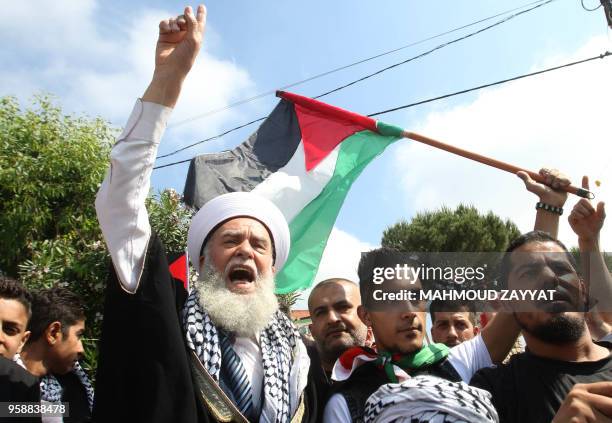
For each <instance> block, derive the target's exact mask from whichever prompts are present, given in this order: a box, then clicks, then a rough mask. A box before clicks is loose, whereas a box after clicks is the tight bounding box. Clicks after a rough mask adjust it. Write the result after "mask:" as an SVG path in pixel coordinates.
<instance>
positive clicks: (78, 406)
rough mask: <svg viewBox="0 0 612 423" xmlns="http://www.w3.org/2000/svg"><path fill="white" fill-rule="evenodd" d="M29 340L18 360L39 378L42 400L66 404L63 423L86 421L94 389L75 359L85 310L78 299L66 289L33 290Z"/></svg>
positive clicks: (79, 343)
mask: <svg viewBox="0 0 612 423" xmlns="http://www.w3.org/2000/svg"><path fill="white" fill-rule="evenodd" d="M28 328H29V330H30V332H31V334H30V337H29V339H28V342H27V343H26V345H25V346H24V348H23V350H22V351H21V354H20V360H19V362H20V363H22V364H23V365H24V366H25V368H26V369H27V370H28V371H29V372H30V373H32V374H33V375H35V376H36V377H38V378H40V392H41V400H43V401H46V402H50V403H58V402H66V403H69V407H70V408H69V409H70V417H69V418H65V419H64V421H65V422H70V421H78V422H81V421H89V419H90V418H91V409H92V407H93V388H92V386H91V383H90V381H89V378H88V376H87V374H86V373H85V371H84V370H83V369H82V368H81V366H80V364H79V362H78V360H79V359H80V358H81V356H82V354H83V344H82V341H81V338H82V336H83V333H84V331H85V310H84V308H83V303H82V301H81V299H80V298H79V297H78V296H77V295H76V294H74V293H73V292H71V291H69V290H68V289H66V288H61V287H55V288H49V289H43V290H40V291H38V292H36V293H35V294H34V295H33V298H32V318H31V319H30V323H29V325H28Z"/></svg>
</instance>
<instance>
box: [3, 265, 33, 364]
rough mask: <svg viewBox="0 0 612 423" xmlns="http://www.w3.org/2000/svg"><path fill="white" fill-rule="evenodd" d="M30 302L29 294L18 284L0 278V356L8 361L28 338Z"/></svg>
mask: <svg viewBox="0 0 612 423" xmlns="http://www.w3.org/2000/svg"><path fill="white" fill-rule="evenodd" d="M31 302H32V297H31V295H30V293H29V292H28V291H27V290H26V289H25V288H24V287H23V286H22V285H21V284H20V283H19V282H17V281H16V280H14V279H11V278H9V277H7V276H0V325H1V326H0V329H1V330H0V355H1V356H3V357H5V358H8V359H9V360H12V359H13V357H14V356H15V354H17V353H19V352H20V351H21V349H22V348H23V346H24V345H25V343H26V341H27V340H28V337H29V336H30V331H29V330H28V321H29V320H30V316H31V314H32V311H31Z"/></svg>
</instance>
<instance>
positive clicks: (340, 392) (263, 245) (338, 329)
mask: <svg viewBox="0 0 612 423" xmlns="http://www.w3.org/2000/svg"><path fill="white" fill-rule="evenodd" d="M205 18H206V10H205V9H204V7H203V6H200V7H198V9H197V11H195V12H194V11H193V10H192V9H191V8H186V9H185V13H184V15H181V16H179V17H177V18H171V19H167V20H164V21H162V22H161V23H160V26H159V39H158V44H157V50H156V65H155V72H154V76H153V79H152V82H151V83H150V85H149V87H148V88H147V90H146V91H145V94H144V95H143V97H142V99H139V100H138V101H137V102H136V105H135V107H134V110H133V112H132V114H131V116H130V118H129V120H128V123H127V125H126V127H125V130H124V132H123V133H122V134H121V136H120V137H119V138H118V141H117V143H116V144H115V146H114V148H113V150H112V152H111V167H110V170H109V172H108V174H107V177H106V179H105V180H104V182H103V183H102V186H101V188H100V191H99V193H98V197H97V201H96V210H97V213H98V219H99V222H100V226H101V229H102V232H103V234H104V237H105V240H106V243H107V246H108V249H109V252H110V255H111V257H112V262H113V266H112V269H113V271H112V276H111V278H110V280H109V282H108V286H107V294H106V303H105V314H104V321H103V328H102V338H101V342H100V345H99V363H98V367H97V372H96V389H95V395H94V390H93V388H92V387H91V384H90V383H89V380H88V378H87V375H86V374H85V372H84V371H83V369H82V368H81V367H80V365H79V364H78V359H79V358H80V356H81V355H82V353H83V346H82V343H81V340H80V337H81V336H82V333H83V331H84V324H85V317H84V311H83V307H82V305H81V302H80V300H79V299H78V298H77V297H76V296H74V294H72V293H70V292H69V291H67V290H66V289H63V288H51V289H47V290H42V291H40V292H34V293H29V292H27V291H26V290H25V289H24V288H23V286H22V285H21V284H20V283H19V282H17V281H13V280H8V279H3V280H2V282H1V283H0V325H1V331H0V354H1V355H2V357H1V358H0V378H2V382H1V383H0V401H12V402H17V401H27V402H40V401H43V402H47V403H57V402H68V403H69V404H70V416H71V417H70V418H65V419H64V421H89V420H93V421H100V422H111V421H126V422H214V421H222V422H230V421H233V422H278V423H287V422H331V423H333V422H498V421H501V422H551V421H553V422H582V421H584V422H587V421H588V422H592V421H609V420H612V357H611V355H610V349H611V348H612V343H611V342H610V341H612V333H611V332H610V328H611V327H610V325H611V324H612V319H610V317H611V316H610V313H607V312H608V311H610V310H612V308H610V307H608V308H606V303H607V301H606V300H605V299H606V298H612V280H611V277H610V273H609V271H608V270H607V268H606V266H605V262H604V260H603V257H602V255H601V253H600V248H599V235H600V232H601V230H602V227H603V223H604V219H605V212H604V206H603V203H599V204H597V205H596V206H594V205H593V204H591V202H590V201H588V200H586V199H582V200H580V201H578V203H577V204H576V205H575V206H574V208H573V210H572V212H571V213H570V216H569V224H570V226H571V228H572V229H573V231H574V233H575V234H576V236H577V243H578V246H579V249H580V251H581V252H583V253H585V254H586V253H588V257H590V260H588V262H586V263H583V273H582V275H579V273H578V271H577V270H576V269H577V268H578V266H577V264H576V263H575V261H574V258H573V256H572V255H571V254H570V253H569V251H568V249H567V248H566V247H565V245H564V244H563V243H562V242H560V241H559V240H558V239H557V238H556V237H557V232H558V226H559V217H560V215H561V214H562V207H563V206H564V205H565V202H566V200H567V193H566V192H565V191H564V190H563V188H564V186H566V185H568V184H569V181H568V180H567V178H565V177H564V176H563V175H561V174H559V173H558V172H557V171H554V170H553V171H551V170H547V169H543V170H542V171H541V175H542V179H543V182H536V181H534V180H533V179H531V178H530V177H529V175H527V174H526V173H523V172H520V173H519V174H518V176H519V177H520V178H521V179H523V181H524V183H525V186H526V188H527V190H529V191H530V192H532V193H534V194H535V195H536V196H537V197H538V200H539V202H538V205H537V207H536V216H535V226H534V230H533V231H531V232H528V233H526V234H523V235H521V236H520V237H518V238H517V239H515V240H512V242H511V243H510V245H509V247H508V250H507V254H506V255H504V258H503V260H502V263H501V266H500V269H501V270H500V274H499V279H498V282H499V284H501V286H502V287H504V288H505V289H507V290H510V291H512V290H521V289H541V290H544V289H548V290H554V291H555V292H556V293H558V294H559V296H556V297H555V299H554V301H553V300H551V301H548V302H546V303H544V304H542V303H538V304H537V306H534V307H531V308H528V309H526V310H521V311H516V310H514V311H513V310H512V309H508V308H503V309H501V310H499V311H498V312H495V311H493V312H491V311H489V312H487V313H477V310H476V309H475V306H474V304H471V303H469V302H461V303H457V302H449V301H434V302H432V303H431V304H429V305H428V304H426V302H424V301H419V300H415V301H396V302H394V303H393V304H391V303H385V304H384V306H381V304H379V303H376V302H375V301H373V291H374V290H375V289H377V288H378V285H377V284H376V283H375V282H374V280H373V274H374V269H376V268H381V267H393V266H395V265H396V264H398V252H397V251H394V250H391V249H387V248H378V249H375V250H372V251H369V252H367V253H365V254H363V255H362V258H361V261H360V263H359V268H358V277H359V280H358V281H350V280H347V279H339V278H336V279H328V280H325V281H322V282H320V283H318V284H317V285H316V286H315V287H314V288H313V289H312V291H311V293H310V296H309V298H308V309H309V313H310V318H311V321H312V323H311V325H310V333H311V335H312V339H313V340H314V342H306V343H305V342H304V340H303V339H302V337H301V336H300V334H299V332H298V331H297V328H296V327H295V326H294V324H293V322H292V321H291V320H290V319H289V318H288V317H287V316H286V315H285V314H284V313H282V312H280V311H279V309H278V303H277V300H276V297H275V295H274V275H275V273H276V272H277V271H278V270H279V269H281V268H282V266H283V264H284V262H285V261H286V259H287V256H288V253H289V247H290V239H289V228H288V225H287V222H286V220H285V218H284V217H283V215H282V213H281V212H280V211H279V210H278V209H277V208H276V206H275V205H274V204H273V203H271V202H270V201H268V200H266V199H264V198H261V197H259V196H257V195H256V194H252V193H231V194H225V195H221V196H219V197H216V198H214V199H213V200H211V201H209V202H208V203H206V204H205V205H204V206H203V207H202V208H201V209H200V210H199V211H198V212H197V213H196V214H195V215H194V217H193V219H192V223H191V226H190V229H189V233H188V240H187V244H188V251H189V256H190V260H191V264H192V266H193V268H194V269H195V270H196V271H197V273H198V279H197V283H195V286H194V287H193V289H192V290H191V291H190V292H184V291H183V290H182V289H181V286H180V285H178V284H177V283H175V281H174V279H173V277H172V275H171V273H170V271H169V268H168V261H167V258H166V254H165V250H164V246H163V244H162V242H161V241H160V239H159V238H158V237H157V235H156V234H155V233H154V231H153V230H152V229H151V226H150V224H149V221H148V215H147V211H146V208H145V199H146V196H147V194H148V191H149V187H150V175H151V171H152V166H153V162H154V159H155V156H156V153H157V147H158V145H159V142H160V139H161V136H162V134H163V131H164V128H165V125H166V121H167V119H168V117H169V115H170V113H171V111H172V108H173V107H174V105H175V104H176V102H177V100H178V97H179V94H180V91H181V86H182V83H183V81H184V79H185V77H186V76H187V74H188V72H189V70H190V68H191V66H192V65H193V63H194V60H195V58H196V56H197V54H198V51H199V48H200V45H201V43H202V39H203V34H204V26H205ZM583 187H584V188H588V180H587V179H584V180H583ZM572 241H573V240H572ZM402 263H403V264H408V265H410V266H413V267H415V268H416V267H418V266H419V265H420V263H419V262H418V259H416V258H414V259H413V258H411V259H410V260H409V261H406V260H404V261H403V262H402ZM594 281H597V288H596V289H589V288H595V282H594ZM385 284H386V286H387V287H389V289H393V290H395V291H402V290H406V291H410V290H419V289H424V288H426V287H425V284H426V281H425V280H418V279H417V280H413V281H407V280H404V279H397V278H396V279H392V280H388V281H386V282H385ZM595 291H596V292H597V294H596V295H594V294H593V292H595ZM589 293H590V294H589ZM510 307H511V306H510ZM428 315H429V316H430V318H431V328H430V335H431V339H429V337H428V330H427V327H426V326H427V316H428ZM70 419H72V420H70ZM21 421H24V420H21ZM50 421H51V420H50Z"/></svg>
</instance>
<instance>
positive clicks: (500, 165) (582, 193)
mask: <svg viewBox="0 0 612 423" xmlns="http://www.w3.org/2000/svg"><path fill="white" fill-rule="evenodd" d="M402 136H403V137H404V138H409V139H411V140H414V141H418V142H421V143H423V144H427V145H430V146H432V147H436V148H439V149H441V150H444V151H448V152H449V153H453V154H457V155H458V156H462V157H465V158H467V159H471V160H475V161H477V162H480V163H482V164H486V165H489V166H492V167H495V168H497V169H501V170H505V171H506V172H510V173H512V174H516V172H519V171H521V170H522V171H523V172H527V174H529V176H530V177H531V179H533V180H535V181H537V182H540V183H544V178H543V177H542V175H540V174H539V173H536V172H532V171H530V170H527V169H523V168H521V167H518V166H514V165H511V164H509V163H505V162H502V161H499V160H495V159H492V158H490V157H486V156H483V155H481V154H477V153H473V152H471V151H468V150H464V149H462V148H459V147H455V146H453V145H449V144H445V143H443V142H440V141H436V140H434V139H432V138H428V137H426V136H423V135H420V134H417V133H415V132H409V131H403V132H402ZM559 189H561V190H563V191H566V192H569V193H570V194H574V195H577V196H579V197H583V198H589V199H591V200H592V199H593V198H595V194H593V193H592V192H591V191H589V190H586V189H584V188H579V187H575V186H573V185H568V186H564V187H560V188H559Z"/></svg>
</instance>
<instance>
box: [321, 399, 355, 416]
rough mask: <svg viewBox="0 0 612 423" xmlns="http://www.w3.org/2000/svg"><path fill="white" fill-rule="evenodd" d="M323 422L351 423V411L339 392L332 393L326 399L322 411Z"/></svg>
mask: <svg viewBox="0 0 612 423" xmlns="http://www.w3.org/2000/svg"><path fill="white" fill-rule="evenodd" d="M323 423H351V412H350V411H349V408H348V404H347V403H346V400H345V399H344V397H343V396H342V395H341V394H334V395H332V396H331V398H330V399H329V401H327V405H326V406H325V411H324V412H323Z"/></svg>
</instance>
